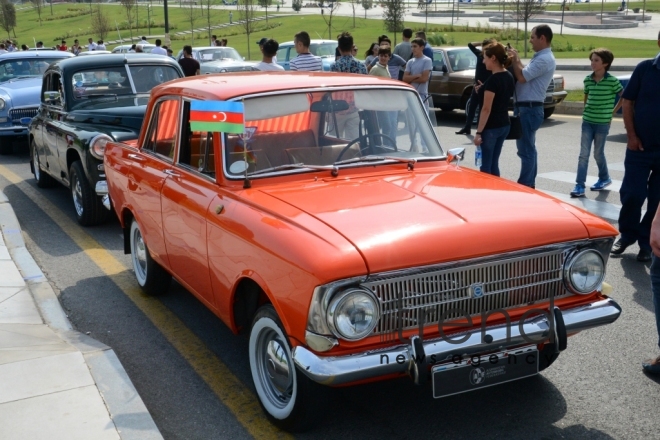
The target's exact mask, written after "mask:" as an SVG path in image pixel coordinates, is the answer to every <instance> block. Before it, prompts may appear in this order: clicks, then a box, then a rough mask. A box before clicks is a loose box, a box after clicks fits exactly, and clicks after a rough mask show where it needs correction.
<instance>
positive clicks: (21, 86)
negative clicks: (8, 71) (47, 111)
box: [0, 78, 41, 107]
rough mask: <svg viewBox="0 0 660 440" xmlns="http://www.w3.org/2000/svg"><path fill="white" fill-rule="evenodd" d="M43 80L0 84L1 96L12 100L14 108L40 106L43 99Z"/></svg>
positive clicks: (32, 79)
mask: <svg viewBox="0 0 660 440" xmlns="http://www.w3.org/2000/svg"><path fill="white" fill-rule="evenodd" d="M40 93H41V78H22V79H12V80H9V81H5V82H3V83H2V84H0V95H5V96H7V97H9V98H10V99H11V105H12V107H21V106H26V105H33V106H35V107H38V106H39V102H40V100H41V98H40V97H39V94H40Z"/></svg>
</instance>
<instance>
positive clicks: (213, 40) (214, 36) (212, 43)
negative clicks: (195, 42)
mask: <svg viewBox="0 0 660 440" xmlns="http://www.w3.org/2000/svg"><path fill="white" fill-rule="evenodd" d="M217 41H218V36H217V35H211V46H217V44H216V42H217Z"/></svg>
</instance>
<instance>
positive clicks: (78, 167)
mask: <svg viewBox="0 0 660 440" xmlns="http://www.w3.org/2000/svg"><path fill="white" fill-rule="evenodd" d="M69 184H70V185H71V186H70V188H71V197H72V199H73V206H74V208H75V209H76V218H77V220H78V223H80V224H81V225H83V226H94V225H98V224H100V223H103V222H104V221H105V219H106V218H108V213H109V212H110V211H108V210H107V209H105V208H104V207H103V203H101V198H100V197H99V196H97V195H96V192H95V191H94V188H92V185H91V184H90V183H89V181H88V180H87V176H85V169H84V168H83V166H82V163H81V162H80V161H79V160H77V161H75V162H74V163H72V164H71V168H70V169H69Z"/></svg>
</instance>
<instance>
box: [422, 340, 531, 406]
mask: <svg viewBox="0 0 660 440" xmlns="http://www.w3.org/2000/svg"><path fill="white" fill-rule="evenodd" d="M538 372H539V352H538V350H537V349H536V346H529V347H523V348H517V349H515V350H509V351H503V352H499V353H493V354H488V355H483V356H474V358H469V359H463V360H461V361H460V362H450V363H445V364H438V365H435V366H433V367H432V368H431V373H432V378H433V397H434V398H436V399H437V398H440V397H446V396H451V395H453V394H459V393H466V392H468V391H474V390H478V389H480V388H486V387H490V386H493V385H498V384H501V383H504V382H511V381H512V380H518V379H522V378H524V377H529V376H534V375H535V374H538Z"/></svg>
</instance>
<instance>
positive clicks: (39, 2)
mask: <svg viewBox="0 0 660 440" xmlns="http://www.w3.org/2000/svg"><path fill="white" fill-rule="evenodd" d="M30 1H31V2H32V4H33V5H34V9H36V10H37V15H38V16H39V26H41V9H42V8H43V7H44V2H43V0H30Z"/></svg>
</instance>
